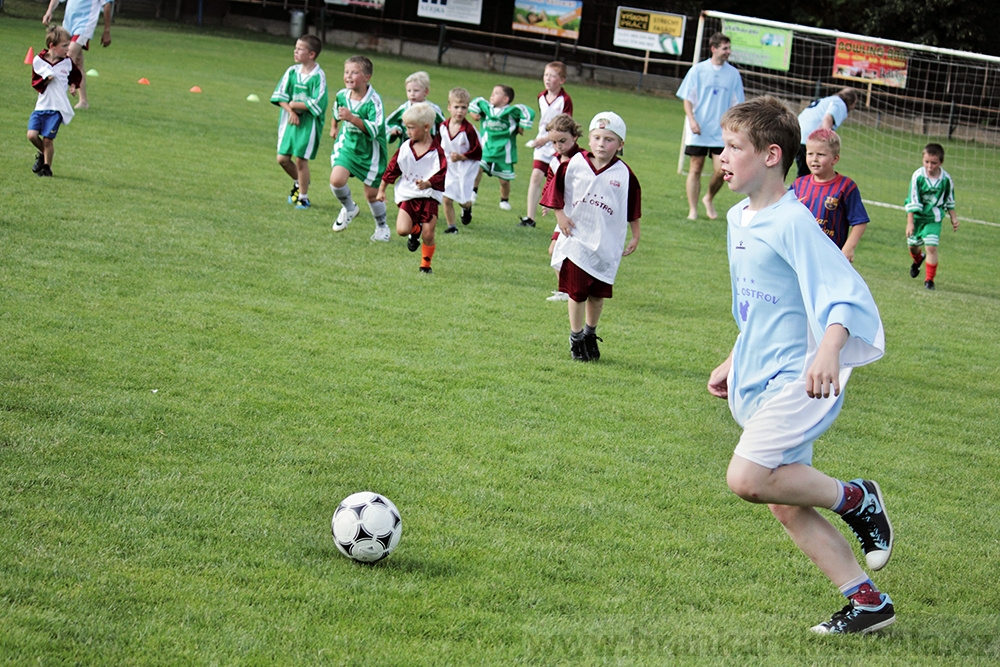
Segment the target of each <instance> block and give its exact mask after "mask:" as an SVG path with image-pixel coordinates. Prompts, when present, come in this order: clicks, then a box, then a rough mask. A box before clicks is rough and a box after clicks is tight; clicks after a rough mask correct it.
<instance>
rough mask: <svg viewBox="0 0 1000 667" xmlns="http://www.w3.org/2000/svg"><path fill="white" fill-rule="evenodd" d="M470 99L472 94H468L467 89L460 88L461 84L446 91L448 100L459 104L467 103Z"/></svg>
mask: <svg viewBox="0 0 1000 667" xmlns="http://www.w3.org/2000/svg"><path fill="white" fill-rule="evenodd" d="M471 100H472V95H470V94H469V91H467V90H466V89H465V88H462V87H461V86H459V87H457V88H452V89H451V90H449V91H448V101H449V102H458V103H459V104H461V103H462V102H465V103H466V104H468V103H469V102H470V101H471Z"/></svg>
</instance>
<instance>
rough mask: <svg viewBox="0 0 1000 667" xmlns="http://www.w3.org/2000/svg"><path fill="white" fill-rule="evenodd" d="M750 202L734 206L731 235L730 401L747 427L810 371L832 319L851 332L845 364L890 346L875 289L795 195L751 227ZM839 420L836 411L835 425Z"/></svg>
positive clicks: (862, 361) (867, 358)
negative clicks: (733, 330) (733, 328)
mask: <svg viewBox="0 0 1000 667" xmlns="http://www.w3.org/2000/svg"><path fill="white" fill-rule="evenodd" d="M748 205H749V199H746V200H744V201H742V202H740V203H739V204H737V205H736V206H734V207H733V208H731V209H730V210H729V214H728V221H729V229H728V234H727V238H728V249H729V270H730V277H731V279H732V286H733V317H734V318H735V319H736V324H737V326H739V329H740V333H739V336H737V338H736V344H735V346H734V348H733V365H732V370H731V375H730V380H729V405H730V409H731V410H732V412H733V417H734V418H735V419H736V421H737V422H738V423H739V424H741V425H742V424H745V423H746V421H747V420H748V419H749V418H750V417H751V416H753V414H754V412H756V411H757V409H758V408H759V407H760V406H762V405H763V404H764V403H766V402H767V401H768V400H769V399H771V398H773V397H775V396H776V395H777V394H778V393H779V392H780V391H781V388H782V387H783V386H784V385H786V384H787V383H788V382H791V381H793V380H795V379H797V378H799V377H801V376H802V375H803V374H804V373H805V371H806V368H807V364H808V363H811V360H812V357H813V356H814V355H815V352H816V349H817V347H818V345H819V341H820V340H821V339H822V338H823V335H824V333H825V332H826V329H827V327H829V326H830V325H831V324H842V325H843V326H844V327H845V328H846V329H847V330H848V331H849V332H850V339H849V340H848V342H847V344H846V345H845V346H844V348H843V350H841V353H840V364H841V367H854V366H863V365H864V364H868V363H871V362H873V361H875V360H877V359H879V358H880V357H881V356H882V354H883V353H884V351H885V333H884V331H883V329H882V321H881V319H880V318H879V313H878V308H877V307H876V306H875V301H874V300H873V299H872V295H871V292H870V291H869V290H868V286H867V285H866V284H865V281H864V280H863V279H862V278H861V276H860V275H859V274H858V272H857V271H855V270H854V268H853V267H852V266H851V263H850V262H849V261H848V260H847V258H845V257H844V254H843V253H842V252H841V251H840V250H839V249H838V248H837V246H836V245H835V244H834V243H833V242H832V241H831V240H830V239H829V238H827V236H826V235H825V234H824V233H823V230H821V229H820V228H819V226H818V225H817V224H816V219H815V218H814V217H813V215H812V214H811V213H810V212H809V209H807V208H806V207H805V206H803V205H802V204H801V203H800V202H799V201H798V200H797V199H796V198H795V193H793V192H791V191H789V192H787V193H785V195H784V196H783V197H782V198H781V199H780V200H779V201H778V202H777V203H776V204H773V205H772V206H769V207H768V208H766V209H763V210H761V211H758V212H757V213H756V214H755V215H754V216H753V218H752V219H751V220H750V222H749V224H747V225H745V226H744V225H743V222H742V217H743V210H744V209H745V208H746V207H747V206H748ZM841 396H843V394H841ZM833 417H836V412H833V413H832V415H831V417H830V421H831V422H832V419H833ZM828 426H829V424H825V425H824V428H822V429H819V433H821V432H822V431H823V430H826V427H828ZM816 435H817V436H818V433H816ZM814 437H815V436H814Z"/></svg>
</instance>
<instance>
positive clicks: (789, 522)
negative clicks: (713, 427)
mask: <svg viewBox="0 0 1000 667" xmlns="http://www.w3.org/2000/svg"><path fill="white" fill-rule="evenodd" d="M726 482H727V483H728V484H729V488H730V489H732V491H733V492H734V493H735V494H736V495H738V496H739V497H740V498H743V499H744V500H746V501H749V502H752V503H768V506H769V509H770V510H771V512H772V513H773V514H774V516H775V517H777V518H778V520H779V521H781V524H782V525H783V526H784V527H785V530H786V531H787V532H788V534H789V536H790V537H791V538H792V541H793V542H795V544H796V546H798V547H799V549H801V550H802V552H803V553H805V554H806V556H808V557H809V559H810V560H811V561H812V562H813V563H815V564H816V566H817V567H818V568H819V569H820V570H821V571H822V572H823V574H825V575H826V576H827V578H829V579H830V581H832V582H833V583H834V584H835V585H837V586H840V585H842V584H844V583H845V582H848V581H851V580H852V579H854V578H855V577H858V576H860V575H861V574H863V571H862V570H861V566H860V565H858V562H857V559H856V558H855V556H854V552H853V551H852V550H851V545H850V543H848V541H847V540H846V539H845V538H844V536H843V535H842V534H841V533H840V531H838V530H837V529H836V528H835V527H834V526H833V525H831V524H830V522H829V521H827V520H826V519H825V518H824V517H823V516H821V515H820V513H819V512H817V511H816V510H815V509H814V508H816V507H831V506H832V505H833V504H834V503H835V502H836V501H837V495H838V489H837V480H835V479H833V478H832V477H829V476H828V475H825V474H823V473H821V472H820V471H818V470H816V469H815V468H813V467H811V466H807V465H802V464H791V465H786V466H779V467H778V468H775V469H774V470H771V469H769V468H765V467H764V466H761V465H758V464H756V463H753V462H752V461H749V460H747V459H744V458H742V457H741V456H733V458H732V460H731V461H730V462H729V469H728V470H727V471H726Z"/></svg>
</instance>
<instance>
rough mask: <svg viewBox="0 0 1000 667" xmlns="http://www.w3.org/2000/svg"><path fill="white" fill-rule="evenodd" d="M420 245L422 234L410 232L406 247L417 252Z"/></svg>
mask: <svg viewBox="0 0 1000 667" xmlns="http://www.w3.org/2000/svg"><path fill="white" fill-rule="evenodd" d="M419 247H420V234H410V236H409V237H408V238H407V239H406V249H407V250H409V251H410V252H416V251H417V248H419Z"/></svg>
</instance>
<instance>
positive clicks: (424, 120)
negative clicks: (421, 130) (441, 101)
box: [403, 102, 437, 127]
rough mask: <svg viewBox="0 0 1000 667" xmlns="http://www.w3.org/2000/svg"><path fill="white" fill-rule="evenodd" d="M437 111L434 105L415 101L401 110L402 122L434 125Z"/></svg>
mask: <svg viewBox="0 0 1000 667" xmlns="http://www.w3.org/2000/svg"><path fill="white" fill-rule="evenodd" d="M436 117H437V112H436V111H434V107H432V106H431V105H430V104H427V102H417V103H416V104H414V105H413V106H411V107H410V108H409V109H407V110H406V111H404V112H403V123H416V124H417V125H429V126H432V127H433V125H434V119H435V118H436Z"/></svg>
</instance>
